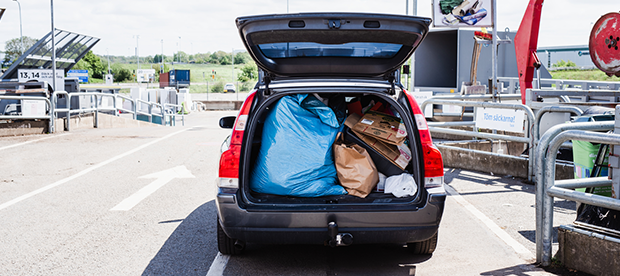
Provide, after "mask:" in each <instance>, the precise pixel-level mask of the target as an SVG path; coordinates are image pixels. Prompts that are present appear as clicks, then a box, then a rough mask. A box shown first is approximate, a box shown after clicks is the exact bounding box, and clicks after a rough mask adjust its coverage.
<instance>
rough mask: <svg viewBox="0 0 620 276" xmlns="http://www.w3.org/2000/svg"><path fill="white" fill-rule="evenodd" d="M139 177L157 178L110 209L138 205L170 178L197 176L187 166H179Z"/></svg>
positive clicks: (123, 209) (124, 208)
mask: <svg viewBox="0 0 620 276" xmlns="http://www.w3.org/2000/svg"><path fill="white" fill-rule="evenodd" d="M139 178H155V181H153V182H151V184H149V185H146V186H144V188H142V189H140V190H139V191H137V192H136V193H134V194H133V195H131V196H130V197H128V198H126V199H125V200H123V201H121V203H119V204H118V205H116V206H114V208H112V209H110V211H129V210H130V209H131V208H133V207H134V206H136V205H138V203H140V201H142V200H143V199H145V198H146V197H148V196H149V195H151V194H152V193H154V192H155V191H157V190H158V189H159V188H161V187H163V186H164V185H166V184H167V183H168V182H170V180H172V179H175V178H195V176H194V175H193V174H192V173H191V172H190V171H189V170H188V169H187V168H186V167H185V166H178V167H174V168H172V169H167V170H165V171H161V172H156V173H152V174H147V175H144V176H140V177H139Z"/></svg>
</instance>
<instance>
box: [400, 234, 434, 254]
mask: <svg viewBox="0 0 620 276" xmlns="http://www.w3.org/2000/svg"><path fill="white" fill-rule="evenodd" d="M407 248H408V249H409V251H410V252H411V253H413V254H419V255H424V254H433V252H435V248H437V233H435V235H433V236H432V237H431V238H430V239H428V240H425V241H421V242H413V243H407Z"/></svg>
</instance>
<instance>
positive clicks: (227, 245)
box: [216, 219, 245, 255]
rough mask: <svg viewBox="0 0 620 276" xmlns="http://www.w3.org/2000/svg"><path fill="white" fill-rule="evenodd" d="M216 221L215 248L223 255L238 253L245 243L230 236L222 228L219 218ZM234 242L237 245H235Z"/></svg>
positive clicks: (241, 250)
mask: <svg viewBox="0 0 620 276" xmlns="http://www.w3.org/2000/svg"><path fill="white" fill-rule="evenodd" d="M216 223H217V249H218V250H219V251H220V253H222V254H224V255H239V254H241V252H243V249H244V248H245V243H243V242H237V240H236V239H232V238H230V237H229V236H228V235H226V233H225V232H224V229H222V226H221V225H220V222H219V219H218V221H217V222H216ZM235 243H237V244H238V245H237V246H235Z"/></svg>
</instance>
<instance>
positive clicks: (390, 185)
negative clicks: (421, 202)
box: [383, 173, 418, 197]
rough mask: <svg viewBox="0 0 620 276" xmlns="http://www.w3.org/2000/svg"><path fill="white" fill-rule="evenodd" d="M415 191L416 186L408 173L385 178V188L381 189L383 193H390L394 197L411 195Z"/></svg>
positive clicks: (416, 189)
mask: <svg viewBox="0 0 620 276" xmlns="http://www.w3.org/2000/svg"><path fill="white" fill-rule="evenodd" d="M417 191H418V186H417V185H416V183H415V180H414V179H413V175H411V174H408V173H403V174H400V175H393V176H390V177H388V178H387V179H386V180H385V188H384V190H383V192H384V193H386V194H389V193H391V194H393V195H394V196H395V197H406V196H413V195H415V194H416V192H417Z"/></svg>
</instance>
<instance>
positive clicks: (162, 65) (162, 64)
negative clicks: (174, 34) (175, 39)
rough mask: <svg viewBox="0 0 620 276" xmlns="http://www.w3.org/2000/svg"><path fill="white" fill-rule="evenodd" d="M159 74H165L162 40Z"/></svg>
mask: <svg viewBox="0 0 620 276" xmlns="http://www.w3.org/2000/svg"><path fill="white" fill-rule="evenodd" d="M159 73H161V74H163V73H164V40H163V39H162V40H161V69H160V70H159Z"/></svg>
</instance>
